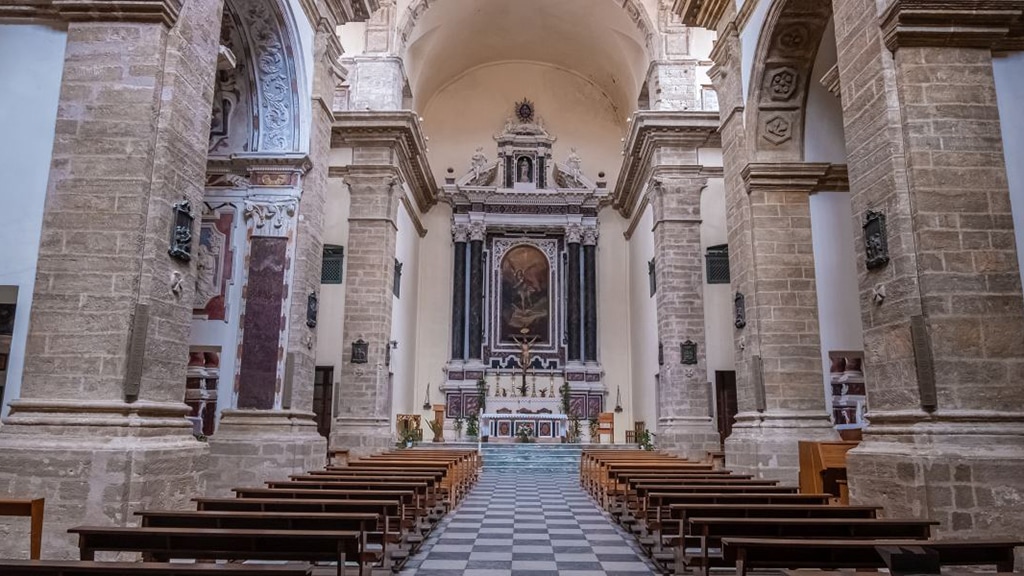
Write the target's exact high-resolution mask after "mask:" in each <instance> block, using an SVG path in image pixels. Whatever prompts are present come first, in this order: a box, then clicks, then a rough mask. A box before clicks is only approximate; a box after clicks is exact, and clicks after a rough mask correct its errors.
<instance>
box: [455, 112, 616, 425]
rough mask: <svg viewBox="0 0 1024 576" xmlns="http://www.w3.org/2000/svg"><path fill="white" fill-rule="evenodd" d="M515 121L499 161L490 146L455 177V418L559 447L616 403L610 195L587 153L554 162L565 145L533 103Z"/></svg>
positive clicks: (499, 141) (500, 139)
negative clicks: (602, 280) (603, 228)
mask: <svg viewBox="0 0 1024 576" xmlns="http://www.w3.org/2000/svg"><path fill="white" fill-rule="evenodd" d="M513 112H514V114H513V115H512V116H511V117H510V118H508V119H507V120H506V122H505V125H504V129H503V130H502V131H501V132H500V133H499V134H496V135H495V136H494V140H495V144H496V150H495V158H494V159H491V158H488V156H487V154H486V153H485V152H484V148H483V147H479V148H477V149H476V152H475V153H474V154H473V155H472V158H471V169H470V170H469V172H467V173H466V174H464V175H462V177H456V175H455V173H454V171H453V170H452V169H449V170H448V176H447V177H446V179H445V185H444V187H443V193H442V196H443V198H444V199H445V201H447V202H448V203H449V204H450V205H451V207H452V213H453V216H452V240H453V250H454V262H455V266H454V269H453V276H452V323H451V326H452V331H451V358H450V359H449V360H448V362H447V363H446V365H445V368H444V371H445V374H444V380H443V383H442V386H441V389H442V391H443V393H444V398H445V409H446V416H447V417H448V418H450V419H452V418H466V417H470V416H474V415H475V416H478V417H481V421H482V423H483V424H485V425H484V426H483V427H482V430H481V431H482V433H483V434H484V435H489V436H492V437H496V438H502V437H513V436H515V435H516V432H517V430H518V429H519V428H520V427H522V426H529V427H531V430H532V431H533V434H534V435H536V436H537V437H541V438H543V437H548V438H557V437H560V436H561V435H563V434H564V432H565V420H566V418H567V417H577V418H579V419H581V420H587V419H590V418H596V417H597V415H598V414H599V413H600V412H602V411H603V410H604V406H605V402H606V397H607V395H608V390H607V386H606V384H605V382H604V370H603V369H602V366H601V361H600V358H599V357H598V346H597V336H598V325H597V319H598V310H597V273H596V269H597V249H598V238H599V233H598V211H599V209H600V208H601V207H603V205H604V203H606V202H607V201H608V199H609V192H608V190H607V184H606V182H605V181H604V173H599V174H598V179H597V180H596V181H591V180H589V179H588V178H587V177H586V176H585V175H584V173H583V161H582V159H581V158H580V157H579V155H578V154H577V153H576V150H575V148H570V149H569V153H568V155H567V156H566V157H565V160H564V161H561V162H560V161H556V160H555V159H554V154H553V146H554V143H555V142H556V138H555V136H553V135H552V134H550V133H549V132H548V130H547V129H546V128H545V127H544V123H543V121H542V120H541V119H540V117H539V116H538V115H537V114H536V113H535V110H534V108H533V104H532V103H531V102H529V101H528V100H523V101H521V102H518V103H517V104H516V106H515V109H514V111H513ZM563 385H567V386H568V400H569V402H568V404H569V405H568V408H569V410H568V414H566V411H565V410H564V409H563V402H562V398H561V392H560V391H561V390H562V386H563ZM481 391H485V393H483V394H482V393H481ZM482 398H485V399H486V400H485V402H486V410H485V411H484V412H481V410H480V408H481V406H480V402H481V399H482Z"/></svg>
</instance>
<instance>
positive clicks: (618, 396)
mask: <svg viewBox="0 0 1024 576" xmlns="http://www.w3.org/2000/svg"><path fill="white" fill-rule="evenodd" d="M615 413H616V414H621V413H622V386H619V387H617V388H616V389H615Z"/></svg>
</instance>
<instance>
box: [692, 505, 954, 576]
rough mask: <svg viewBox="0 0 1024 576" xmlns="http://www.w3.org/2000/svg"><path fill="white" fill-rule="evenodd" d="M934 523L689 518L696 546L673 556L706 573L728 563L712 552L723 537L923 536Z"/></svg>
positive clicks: (925, 521)
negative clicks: (690, 550)
mask: <svg viewBox="0 0 1024 576" xmlns="http://www.w3.org/2000/svg"><path fill="white" fill-rule="evenodd" d="M938 524H939V523H938V522H934V521H930V520H899V519H891V518H885V519H879V518H690V532H689V533H690V534H692V535H693V536H696V537H697V538H698V539H699V541H700V550H699V551H698V552H697V554H695V555H690V554H687V553H686V548H684V546H685V544H683V545H681V546H679V547H678V548H677V550H678V551H679V554H678V555H677V560H678V561H679V562H680V564H679V568H682V567H683V565H685V567H686V568H693V567H694V566H698V567H700V569H701V570H703V572H704V574H705V576H707V575H708V574H709V572H710V569H711V565H712V562H713V561H719V562H718V563H716V564H715V565H720V566H721V565H728V564H726V563H725V561H724V558H723V556H722V555H721V551H720V550H719V552H718V553H716V554H714V555H713V554H712V548H718V547H719V546H721V544H720V543H721V540H722V539H723V538H728V537H740V538H779V539H791V538H801V539H805V538H806V539H837V538H842V539H847V538H849V539H875V540H927V539H928V538H930V537H931V527H932V526H937V525H938ZM683 540H685V538H684V539H683ZM676 571H677V572H679V571H680V570H679V569H677V570H676Z"/></svg>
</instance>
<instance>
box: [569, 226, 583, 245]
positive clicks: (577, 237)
mask: <svg viewBox="0 0 1024 576" xmlns="http://www.w3.org/2000/svg"><path fill="white" fill-rule="evenodd" d="M582 239H583V227H582V226H580V225H579V224H569V225H567V226H566V227H565V241H566V242H567V243H569V244H579V243H580V241H581V240H582Z"/></svg>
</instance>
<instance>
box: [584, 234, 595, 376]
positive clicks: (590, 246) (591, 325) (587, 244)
mask: <svg viewBox="0 0 1024 576" xmlns="http://www.w3.org/2000/svg"><path fill="white" fill-rule="evenodd" d="M597 237H598V231H597V227H596V226H593V227H588V228H584V229H583V285H584V288H583V316H584V319H583V326H584V330H583V359H584V360H585V361H587V362H591V363H593V362H597Z"/></svg>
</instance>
